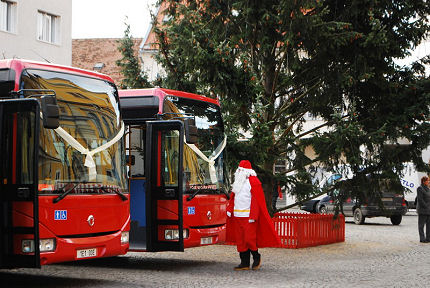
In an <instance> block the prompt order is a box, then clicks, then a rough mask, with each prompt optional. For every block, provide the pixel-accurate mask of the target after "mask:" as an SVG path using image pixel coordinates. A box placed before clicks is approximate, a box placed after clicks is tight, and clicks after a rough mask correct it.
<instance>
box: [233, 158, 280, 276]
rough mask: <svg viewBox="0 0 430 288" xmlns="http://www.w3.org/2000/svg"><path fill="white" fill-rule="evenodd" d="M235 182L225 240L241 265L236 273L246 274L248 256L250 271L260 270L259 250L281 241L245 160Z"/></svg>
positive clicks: (273, 245) (255, 176) (262, 195)
mask: <svg viewBox="0 0 430 288" xmlns="http://www.w3.org/2000/svg"><path fill="white" fill-rule="evenodd" d="M234 178H235V179H234V183H233V187H232V193H231V196H230V197H231V198H230V201H229V205H228V207H227V216H228V217H227V235H226V240H227V242H230V243H236V245H237V251H238V252H239V255H240V260H241V261H240V264H239V266H237V267H235V268H234V269H235V270H249V266H250V255H251V254H252V257H253V260H254V262H253V264H252V270H257V269H259V268H260V266H261V255H260V253H258V248H261V247H279V246H280V240H279V237H278V234H277V233H276V231H275V228H274V225H273V221H272V218H270V215H269V213H268V212H267V207H266V200H265V197H264V192H263V188H262V186H261V182H260V180H258V178H257V174H256V173H255V171H254V170H252V166H251V163H250V162H249V161H248V160H242V161H240V163H239V167H238V168H237V170H236V172H235V174H234Z"/></svg>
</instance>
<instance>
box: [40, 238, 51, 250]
mask: <svg viewBox="0 0 430 288" xmlns="http://www.w3.org/2000/svg"><path fill="white" fill-rule="evenodd" d="M39 248H40V252H50V251H54V250H55V238H49V239H40V245H39Z"/></svg>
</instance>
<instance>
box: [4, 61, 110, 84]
mask: <svg viewBox="0 0 430 288" xmlns="http://www.w3.org/2000/svg"><path fill="white" fill-rule="evenodd" d="M5 68H11V69H14V70H16V71H17V72H19V73H20V72H21V71H22V70H24V69H28V68H33V69H41V70H49V71H56V72H63V73H72V74H76V75H81V76H86V77H92V78H98V79H103V80H106V81H109V82H112V83H113V80H112V78H111V77H109V76H107V75H105V74H101V73H98V72H94V71H89V70H84V69H79V68H75V67H69V66H63V65H57V64H51V63H44V62H37V61H32V60H23V59H6V60H0V69H5ZM18 77H19V76H18Z"/></svg>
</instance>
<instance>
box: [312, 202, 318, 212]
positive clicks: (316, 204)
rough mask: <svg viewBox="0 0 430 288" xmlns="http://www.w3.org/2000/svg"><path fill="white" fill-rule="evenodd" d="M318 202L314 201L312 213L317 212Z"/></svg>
mask: <svg viewBox="0 0 430 288" xmlns="http://www.w3.org/2000/svg"><path fill="white" fill-rule="evenodd" d="M318 203H319V201H317V202H315V205H314V209H313V210H312V213H318Z"/></svg>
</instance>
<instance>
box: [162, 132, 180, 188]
mask: <svg viewBox="0 0 430 288" xmlns="http://www.w3.org/2000/svg"><path fill="white" fill-rule="evenodd" d="M162 137H163V138H164V139H162V146H163V148H164V155H165V157H164V163H163V164H164V165H163V167H164V177H163V179H164V185H165V186H178V163H179V144H178V143H179V131H176V130H174V131H167V132H166V133H163V135H162Z"/></svg>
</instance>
